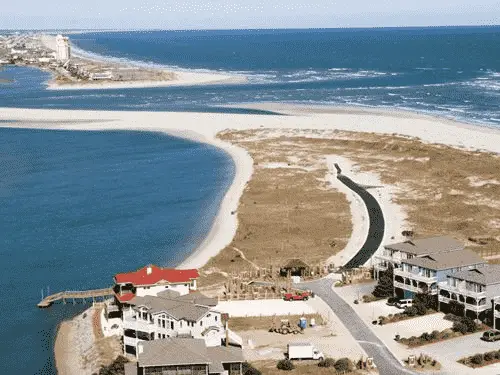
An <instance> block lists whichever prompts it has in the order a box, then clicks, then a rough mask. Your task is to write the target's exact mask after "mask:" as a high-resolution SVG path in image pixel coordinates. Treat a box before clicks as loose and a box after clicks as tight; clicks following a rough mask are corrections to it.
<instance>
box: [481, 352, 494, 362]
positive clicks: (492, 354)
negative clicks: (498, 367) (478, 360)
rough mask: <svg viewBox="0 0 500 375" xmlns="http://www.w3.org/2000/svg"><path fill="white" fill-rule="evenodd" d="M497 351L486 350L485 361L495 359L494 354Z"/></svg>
mask: <svg viewBox="0 0 500 375" xmlns="http://www.w3.org/2000/svg"><path fill="white" fill-rule="evenodd" d="M496 353H497V352H487V353H484V360H485V361H493V360H494V359H495V355H496Z"/></svg>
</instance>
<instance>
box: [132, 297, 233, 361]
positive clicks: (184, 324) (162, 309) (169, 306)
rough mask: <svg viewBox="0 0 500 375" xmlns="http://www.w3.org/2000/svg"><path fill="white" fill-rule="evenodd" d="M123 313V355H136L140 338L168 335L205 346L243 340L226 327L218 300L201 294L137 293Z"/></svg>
mask: <svg viewBox="0 0 500 375" xmlns="http://www.w3.org/2000/svg"><path fill="white" fill-rule="evenodd" d="M127 305H128V307H124V308H123V310H122V313H123V332H124V337H123V346H124V352H125V353H126V354H135V355H137V346H138V344H139V343H140V342H142V341H151V340H158V339H164V338H169V337H188V338H196V339H202V340H203V341H204V342H205V343H206V345H207V346H220V345H221V344H222V342H225V340H229V342H230V343H232V344H236V345H240V346H241V344H242V340H241V338H240V337H239V336H237V335H236V334H234V332H232V331H229V330H226V327H225V326H224V323H223V321H222V314H221V313H220V312H218V311H216V310H215V309H213V307H214V306H216V305H217V299H213V298H208V297H205V296H203V295H202V294H200V293H192V294H188V295H184V296H180V295H179V293H178V292H174V291H163V292H160V293H158V296H144V297H139V296H136V297H134V298H133V299H132V300H130V301H128V304H127Z"/></svg>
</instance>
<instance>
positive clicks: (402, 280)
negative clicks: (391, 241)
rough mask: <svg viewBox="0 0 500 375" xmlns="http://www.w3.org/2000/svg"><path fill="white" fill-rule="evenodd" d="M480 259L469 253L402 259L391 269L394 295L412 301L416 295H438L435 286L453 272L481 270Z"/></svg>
mask: <svg viewBox="0 0 500 375" xmlns="http://www.w3.org/2000/svg"><path fill="white" fill-rule="evenodd" d="M485 264H486V262H485V261H484V259H483V258H481V257H480V256H479V255H477V254H476V253H475V252H473V251H471V250H467V249H465V250H461V251H453V253H450V252H439V253H433V254H426V255H423V256H418V257H412V258H410V259H402V260H401V264H400V267H399V268H395V269H394V295H395V296H397V297H401V298H413V297H414V296H415V294H416V293H428V294H431V295H436V296H437V294H438V283H440V282H443V281H446V280H447V277H448V275H451V274H452V273H454V272H459V271H465V270H468V269H473V268H478V267H483V266H484V265H485Z"/></svg>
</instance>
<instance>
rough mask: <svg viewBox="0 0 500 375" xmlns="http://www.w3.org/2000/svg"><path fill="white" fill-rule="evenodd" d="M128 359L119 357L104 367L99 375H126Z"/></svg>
mask: <svg viewBox="0 0 500 375" xmlns="http://www.w3.org/2000/svg"><path fill="white" fill-rule="evenodd" d="M127 362H128V359H127V358H125V357H123V356H118V357H117V358H116V359H115V360H114V362H113V363H112V364H110V365H109V366H103V367H101V369H100V370H99V375H120V374H124V373H125V363H127Z"/></svg>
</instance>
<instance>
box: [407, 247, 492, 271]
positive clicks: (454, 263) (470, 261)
mask: <svg viewBox="0 0 500 375" xmlns="http://www.w3.org/2000/svg"><path fill="white" fill-rule="evenodd" d="M401 263H407V264H411V265H415V266H420V267H424V268H428V269H431V270H446V269H450V268H456V267H464V266H473V265H476V264H484V263H486V261H485V260H484V259H483V258H481V257H480V256H479V255H477V254H476V253H475V252H473V251H471V250H467V249H466V250H462V251H454V252H453V254H449V253H436V254H430V255H425V256H422V257H417V258H412V259H407V260H403V261H402V262H401Z"/></svg>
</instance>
